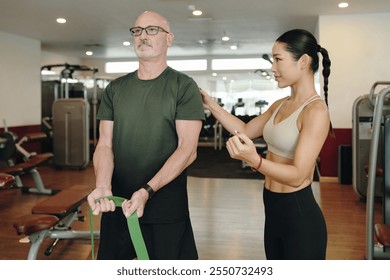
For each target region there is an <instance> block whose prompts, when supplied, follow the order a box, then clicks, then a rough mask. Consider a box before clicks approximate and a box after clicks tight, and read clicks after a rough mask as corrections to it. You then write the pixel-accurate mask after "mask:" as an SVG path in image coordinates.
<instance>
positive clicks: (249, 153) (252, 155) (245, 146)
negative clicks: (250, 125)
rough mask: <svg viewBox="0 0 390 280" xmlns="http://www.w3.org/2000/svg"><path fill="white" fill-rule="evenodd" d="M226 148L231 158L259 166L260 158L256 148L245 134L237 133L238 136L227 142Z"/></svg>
mask: <svg viewBox="0 0 390 280" xmlns="http://www.w3.org/2000/svg"><path fill="white" fill-rule="evenodd" d="M226 148H227V150H228V151H229V155H230V157H231V158H234V159H238V160H242V161H245V162H246V163H248V164H249V165H250V166H258V164H259V156H258V154H257V150H256V146H255V144H254V143H253V141H252V140H251V139H249V138H248V136H246V135H245V134H241V133H239V132H237V131H236V135H234V136H232V137H230V138H229V140H228V141H227V142H226Z"/></svg>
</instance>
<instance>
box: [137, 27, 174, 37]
mask: <svg viewBox="0 0 390 280" xmlns="http://www.w3.org/2000/svg"><path fill="white" fill-rule="evenodd" d="M144 30H145V31H146V34H148V35H156V34H157V33H158V32H159V31H160V30H161V31H164V32H165V33H169V32H168V31H166V30H165V29H164V28H162V27H160V26H153V25H149V26H146V27H139V26H136V27H132V28H130V34H131V35H132V36H140V35H141V34H142V31H144Z"/></svg>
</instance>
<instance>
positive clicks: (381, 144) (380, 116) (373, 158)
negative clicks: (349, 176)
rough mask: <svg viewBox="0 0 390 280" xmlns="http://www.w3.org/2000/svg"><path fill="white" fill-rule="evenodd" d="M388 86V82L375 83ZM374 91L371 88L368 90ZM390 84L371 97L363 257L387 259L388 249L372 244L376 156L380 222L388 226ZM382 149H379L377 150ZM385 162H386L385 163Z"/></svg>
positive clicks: (389, 211) (389, 191)
mask: <svg viewBox="0 0 390 280" xmlns="http://www.w3.org/2000/svg"><path fill="white" fill-rule="evenodd" d="M379 84H382V85H383V84H386V85H389V84H390V82H378V83H375V84H374V86H373V88H374V87H376V86H377V85H379ZM371 93H372V94H373V90H372V91H371ZM389 94H390V87H387V88H384V89H382V90H381V91H380V93H379V94H378V95H377V96H376V98H375V99H374V98H373V96H371V94H370V96H371V99H370V100H375V104H374V105H375V107H374V114H373V120H372V137H371V144H370V151H369V162H368V177H367V200H366V258H367V259H369V260H372V259H390V249H389V248H386V247H383V248H382V247H379V246H376V245H375V244H374V204H375V191H376V188H377V187H376V182H377V177H378V176H380V175H378V172H377V171H378V158H379V156H380V155H381V156H382V159H381V160H380V163H381V164H382V171H383V172H382V173H383V174H382V175H381V177H382V185H381V189H382V205H383V220H384V221H383V223H384V224H386V225H390V168H389V166H390V112H389V107H390V97H389ZM379 151H381V152H379ZM386 163H387V165H386Z"/></svg>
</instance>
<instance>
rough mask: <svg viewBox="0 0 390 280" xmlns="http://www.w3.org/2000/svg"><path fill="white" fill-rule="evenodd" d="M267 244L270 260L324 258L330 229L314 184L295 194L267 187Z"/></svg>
mask: <svg viewBox="0 0 390 280" xmlns="http://www.w3.org/2000/svg"><path fill="white" fill-rule="evenodd" d="M263 200H264V206H265V228H264V244H265V254H266V257H267V259H269V260H324V259H325V257H326V244H327V230H326V223H325V219H324V216H323V214H322V211H321V209H320V207H319V206H318V204H317V202H316V200H315V198H314V195H313V191H312V188H311V185H309V186H307V187H306V188H304V189H302V190H299V191H297V192H293V193H275V192H271V191H269V190H267V189H266V188H264V192H263Z"/></svg>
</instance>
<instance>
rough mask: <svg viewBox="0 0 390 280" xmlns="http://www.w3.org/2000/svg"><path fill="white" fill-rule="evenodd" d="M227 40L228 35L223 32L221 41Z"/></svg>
mask: <svg viewBox="0 0 390 280" xmlns="http://www.w3.org/2000/svg"><path fill="white" fill-rule="evenodd" d="M229 40H230V38H229V36H227V35H226V33H225V32H224V33H223V36H222V41H224V42H227V41H229Z"/></svg>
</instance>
